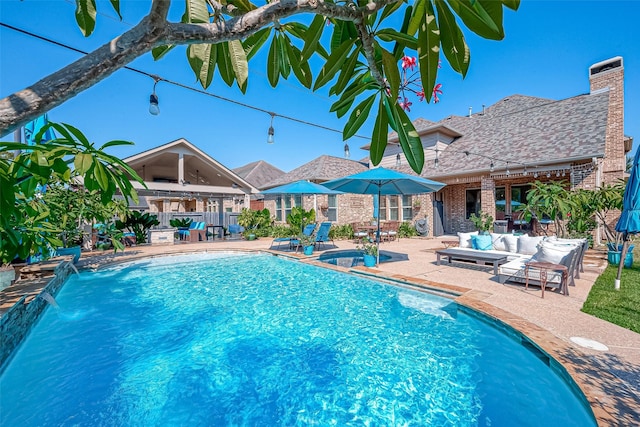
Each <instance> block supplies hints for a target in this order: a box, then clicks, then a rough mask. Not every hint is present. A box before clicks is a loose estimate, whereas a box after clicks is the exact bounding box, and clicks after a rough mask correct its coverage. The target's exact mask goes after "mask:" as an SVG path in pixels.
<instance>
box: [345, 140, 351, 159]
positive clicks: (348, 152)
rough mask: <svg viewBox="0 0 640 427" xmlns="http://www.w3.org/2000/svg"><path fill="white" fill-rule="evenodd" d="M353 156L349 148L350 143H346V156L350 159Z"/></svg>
mask: <svg viewBox="0 0 640 427" xmlns="http://www.w3.org/2000/svg"><path fill="white" fill-rule="evenodd" d="M349 156H351V151H350V150H349V144H347V143H345V144H344V158H345V159H348V158H349Z"/></svg>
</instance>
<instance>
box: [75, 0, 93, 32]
mask: <svg viewBox="0 0 640 427" xmlns="http://www.w3.org/2000/svg"><path fill="white" fill-rule="evenodd" d="M76 22H77V24H78V27H80V31H81V32H82V35H84V36H85V37H89V36H90V35H91V34H92V33H93V30H94V29H95V28H96V2H95V0H76Z"/></svg>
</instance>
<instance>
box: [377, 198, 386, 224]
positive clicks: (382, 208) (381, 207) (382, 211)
mask: <svg viewBox="0 0 640 427" xmlns="http://www.w3.org/2000/svg"><path fill="white" fill-rule="evenodd" d="M378 213H379V218H378V219H379V220H380V221H384V220H386V219H387V196H381V197H380V201H379V203H378Z"/></svg>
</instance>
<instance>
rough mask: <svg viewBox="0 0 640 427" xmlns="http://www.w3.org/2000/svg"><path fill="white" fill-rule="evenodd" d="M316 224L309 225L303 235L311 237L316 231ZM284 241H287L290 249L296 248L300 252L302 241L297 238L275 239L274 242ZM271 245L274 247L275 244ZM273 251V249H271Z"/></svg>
mask: <svg viewBox="0 0 640 427" xmlns="http://www.w3.org/2000/svg"><path fill="white" fill-rule="evenodd" d="M316 225H317V224H316V223H315V222H314V223H313V224H307V225H306V226H305V227H304V229H303V230H302V234H304V235H305V236H311V235H313V232H314V231H315V230H316ZM280 239H283V240H282V241H287V242H289V249H293V248H294V247H295V250H296V252H298V248H300V240H299V239H296V238H295V237H280V238H278V239H274V242H275V241H276V240H280ZM271 245H272V246H273V242H271ZM269 249H271V248H269Z"/></svg>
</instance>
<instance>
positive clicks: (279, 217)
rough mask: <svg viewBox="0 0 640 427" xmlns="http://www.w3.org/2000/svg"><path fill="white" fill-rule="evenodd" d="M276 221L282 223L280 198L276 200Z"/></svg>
mask: <svg viewBox="0 0 640 427" xmlns="http://www.w3.org/2000/svg"><path fill="white" fill-rule="evenodd" d="M276 221H282V197H281V196H278V197H277V198H276Z"/></svg>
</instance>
